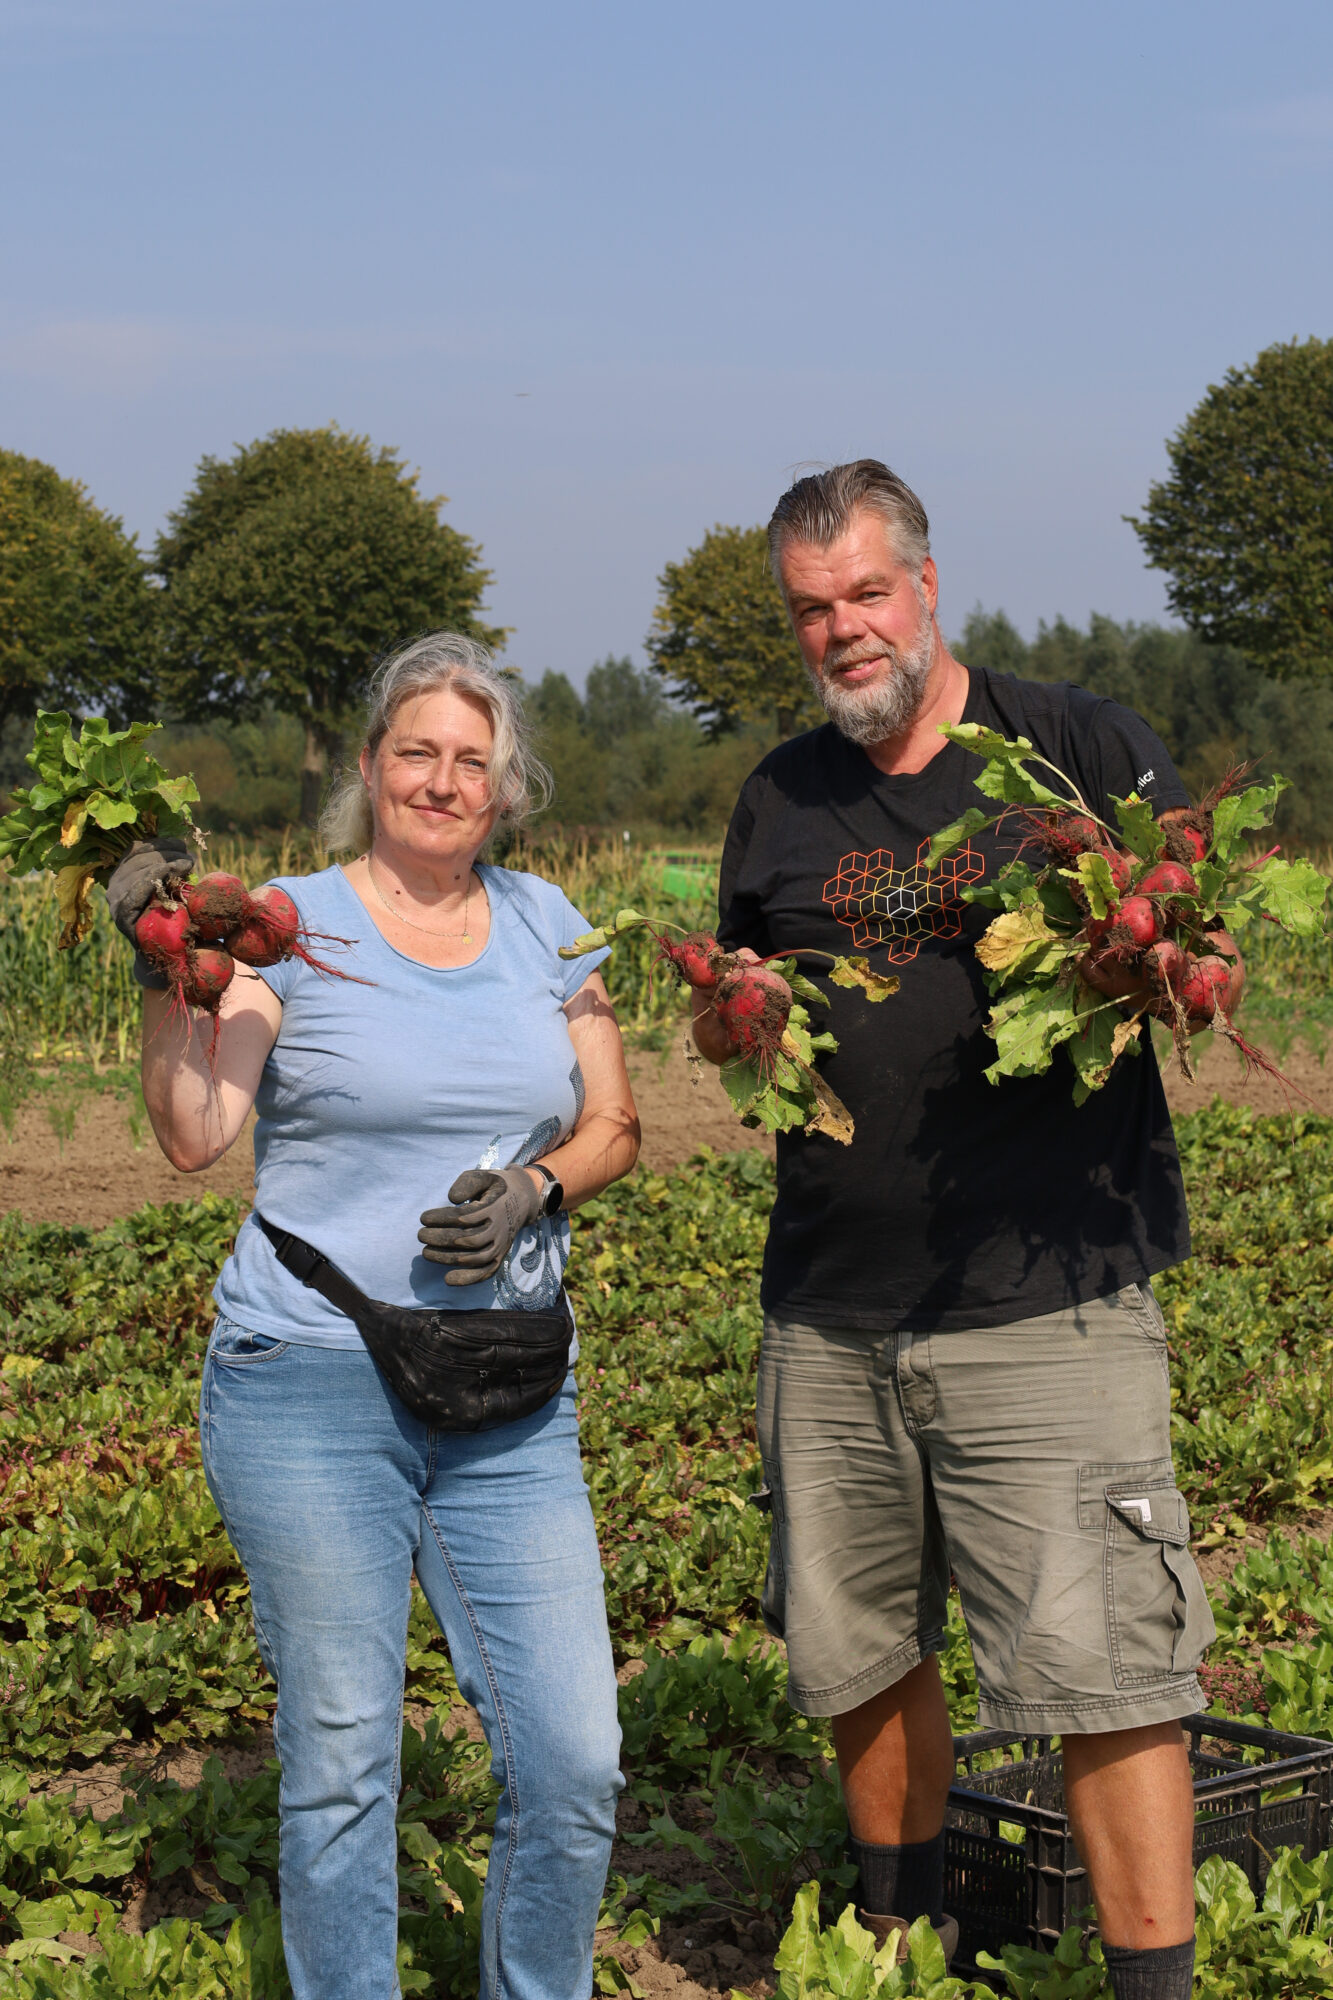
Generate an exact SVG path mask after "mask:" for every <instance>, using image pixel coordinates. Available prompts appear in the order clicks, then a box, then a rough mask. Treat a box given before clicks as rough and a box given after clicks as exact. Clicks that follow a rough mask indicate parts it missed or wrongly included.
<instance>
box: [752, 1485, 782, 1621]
mask: <svg viewBox="0 0 1333 2000" xmlns="http://www.w3.org/2000/svg"><path fill="white" fill-rule="evenodd" d="M750 1505H751V1506H752V1507H757V1508H758V1509H759V1511H760V1513H762V1514H767V1515H768V1523H769V1540H768V1568H767V1569H766V1570H765V1572H764V1587H763V1590H762V1591H761V1592H760V1594H759V1610H760V1613H761V1615H762V1617H763V1620H764V1624H765V1626H766V1627H767V1629H768V1630H769V1631H770V1632H771V1633H772V1634H773V1637H774V1638H775V1639H785V1638H786V1636H787V1568H786V1564H785V1563H784V1561H783V1558H782V1526H783V1517H782V1496H781V1489H780V1488H779V1486H778V1485H777V1482H776V1479H772V1480H767V1479H766V1480H765V1482H764V1484H763V1485H762V1486H761V1487H760V1489H759V1491H758V1492H757V1493H755V1494H752V1495H751V1497H750Z"/></svg>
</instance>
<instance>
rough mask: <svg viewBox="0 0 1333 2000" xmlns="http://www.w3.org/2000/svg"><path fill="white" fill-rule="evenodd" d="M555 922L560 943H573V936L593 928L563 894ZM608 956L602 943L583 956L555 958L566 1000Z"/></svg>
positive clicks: (580, 934)
mask: <svg viewBox="0 0 1333 2000" xmlns="http://www.w3.org/2000/svg"><path fill="white" fill-rule="evenodd" d="M556 922H557V926H558V928H559V931H560V943H561V944H562V945H568V944H573V942H574V940H575V938H581V937H586V936H587V934H588V932H589V931H590V930H592V929H593V928H594V926H593V925H592V924H590V923H589V922H588V919H587V918H586V917H585V916H584V915H583V912H582V911H581V910H576V909H575V907H574V905H573V904H572V903H571V902H570V900H569V898H568V896H565V895H563V894H562V895H561V897H560V904H559V908H558V910H557V912H556ZM610 956H611V952H610V949H609V948H608V946H606V945H603V946H602V948H601V950H600V951H590V952H589V953H588V954H587V956H586V957H584V958H557V960H556V963H557V965H558V966H559V967H560V975H561V980H562V983H563V986H564V994H565V998H566V1000H572V999H573V998H574V995H575V994H576V993H577V992H578V990H579V988H580V986H582V984H583V982H584V980H585V979H586V978H587V977H588V974H589V973H590V972H596V970H597V968H598V966H599V965H604V964H605V963H606V961H607V959H608V958H610Z"/></svg>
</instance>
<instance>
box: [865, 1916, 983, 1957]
mask: <svg viewBox="0 0 1333 2000" xmlns="http://www.w3.org/2000/svg"><path fill="white" fill-rule="evenodd" d="M856 1921H857V1922H858V1924H863V1925H864V1926H865V1928H866V1930H868V1931H869V1932H870V1935H871V1936H872V1937H873V1938H874V1940H875V1948H876V1950H878V1949H879V1947H880V1946H881V1945H885V1944H887V1943H888V1941H889V1939H890V1938H891V1937H892V1936H893V1934H894V1932H895V1931H896V1932H897V1934H898V1951H897V1957H896V1960H895V1963H897V1964H898V1965H904V1964H905V1963H906V1961H907V1933H908V1931H909V1930H910V1929H911V1928H912V1926H911V1925H910V1924H909V1923H908V1921H907V1918H906V1917H881V1916H878V1915H876V1913H875V1911H874V1910H858V1911H857V1913H856ZM935 1935H936V1937H937V1938H938V1939H939V1941H940V1944H941V1945H942V1946H943V1949H944V1969H945V1971H946V1972H947V1971H948V1970H949V1968H950V1966H951V1965H952V1964H953V1955H954V1953H955V1952H956V1951H957V1949H958V1926H957V1924H956V1923H955V1922H954V1920H953V1918H952V1917H941V1918H940V1920H939V1922H938V1923H937V1924H936V1926H935Z"/></svg>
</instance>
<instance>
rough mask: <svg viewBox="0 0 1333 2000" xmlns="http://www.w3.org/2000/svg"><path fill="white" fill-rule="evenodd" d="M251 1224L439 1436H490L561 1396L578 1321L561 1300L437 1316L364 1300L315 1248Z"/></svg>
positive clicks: (269, 1225)
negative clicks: (547, 1307)
mask: <svg viewBox="0 0 1333 2000" xmlns="http://www.w3.org/2000/svg"><path fill="white" fill-rule="evenodd" d="M255 1221H256V1222H257V1223H258V1224H259V1226H260V1228H261V1229H262V1230H263V1232H264V1234H265V1236H267V1238H268V1240H269V1242H270V1243H271V1244H272V1245H273V1248H274V1249H275V1250H276V1251H277V1253H278V1262H279V1263H280V1264H281V1265H283V1267H284V1268H285V1269H286V1270H288V1271H290V1272H291V1274H292V1276H293V1277H294V1278H299V1279H300V1280H301V1283H302V1284H303V1285H309V1287H310V1289H311V1290H312V1291H315V1292H318V1293H319V1294H320V1295H321V1297H323V1298H326V1299H327V1300H328V1302H329V1304H330V1305H331V1306H335V1307H336V1308H337V1310H338V1311H339V1312H340V1313H346V1315H347V1317H348V1319H350V1320H352V1321H354V1322H355V1324H356V1326H357V1328H358V1330H359V1332H360V1334H361V1338H362V1339H363V1340H364V1341H365V1343H366V1346H367V1347H368V1349H369V1350H370V1353H371V1356H372V1358H373V1360H374V1362H375V1364H376V1366H377V1367H378V1368H379V1370H380V1372H381V1374H382V1375H383V1376H384V1378H385V1380H386V1381H387V1382H388V1384H389V1387H390V1388H391V1389H392V1390H393V1392H394V1394H395V1396H397V1397H398V1399H399V1401H400V1402H402V1403H405V1404H406V1405H407V1407H408V1409H409V1410H411V1412H412V1414H413V1416H415V1417H420V1419H421V1421H422V1422H423V1423H426V1424H430V1425H431V1427H432V1428H433V1429H434V1430H437V1431H486V1430H490V1429H492V1428H493V1427H494V1425H496V1424H511V1423H513V1422H514V1421H515V1419H516V1418H518V1417H530V1416H531V1415H532V1413H533V1411H534V1410H540V1409H541V1407H542V1405H543V1404H544V1403H549V1402H550V1400H551V1398H552V1397H553V1396H557V1395H559V1393H560V1387H561V1384H562V1383H563V1382H564V1379H565V1376H566V1374H567V1372H568V1369H569V1345H570V1342H571V1341H572V1340H573V1338H574V1320H573V1317H572V1315H571V1313H570V1310H569V1302H568V1300H567V1299H566V1297H565V1295H564V1293H563V1292H561V1294H560V1303H559V1305H558V1306H557V1307H555V1308H554V1309H553V1310H551V1311H549V1312H540V1311H534V1312H501V1311H498V1310H497V1311H495V1312H439V1311H417V1310H415V1309H414V1308H412V1307H410V1306H389V1305H384V1304H383V1303H382V1302H381V1301H380V1300H379V1299H368V1298H367V1297H366V1295H365V1293H364V1292H362V1291H358V1290H357V1288H356V1286H355V1285H354V1284H353V1283H352V1281H351V1279H350V1278H345V1277H344V1276H343V1274H342V1272H341V1271H339V1270H337V1269H335V1267H334V1266H333V1265H332V1264H330V1262H329V1260H328V1258H327V1257H325V1256H324V1255H323V1253H322V1252H321V1251H319V1250H316V1249H315V1248H314V1246H313V1245H312V1244H309V1243H305V1242H303V1241H302V1239H301V1238H300V1237H299V1236H293V1235H291V1234H290V1232H289V1231H288V1230H286V1229H276V1228H275V1227H274V1225H273V1224H272V1223H271V1222H266V1221H265V1220H264V1217H263V1216H262V1215H258V1214H256V1216H255Z"/></svg>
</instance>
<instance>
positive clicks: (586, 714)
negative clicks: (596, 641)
mask: <svg viewBox="0 0 1333 2000" xmlns="http://www.w3.org/2000/svg"><path fill="white" fill-rule="evenodd" d="M666 714H667V704H666V698H665V696H664V695H663V693H662V690H661V688H660V687H659V686H658V685H657V682H656V681H655V680H653V679H652V678H651V676H650V675H648V674H641V673H640V672H639V670H638V668H637V667H636V666H635V665H634V662H633V661H632V660H625V659H621V660H617V659H613V658H612V657H611V656H610V655H609V654H608V656H607V657H606V659H604V660H601V661H599V662H598V664H597V665H596V666H595V667H590V668H589V669H588V680H587V685H586V686H585V688H584V690H583V727H584V729H585V730H586V731H587V732H588V735H589V736H590V737H591V738H592V740H593V742H594V743H595V744H596V745H597V748H598V749H599V750H609V749H611V748H612V746H613V745H614V744H617V743H622V742H623V741H624V739H625V738H626V737H627V736H635V735H639V734H642V733H646V732H649V731H651V730H654V729H656V728H657V726H658V724H659V723H661V722H663V721H664V720H665V719H666Z"/></svg>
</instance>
